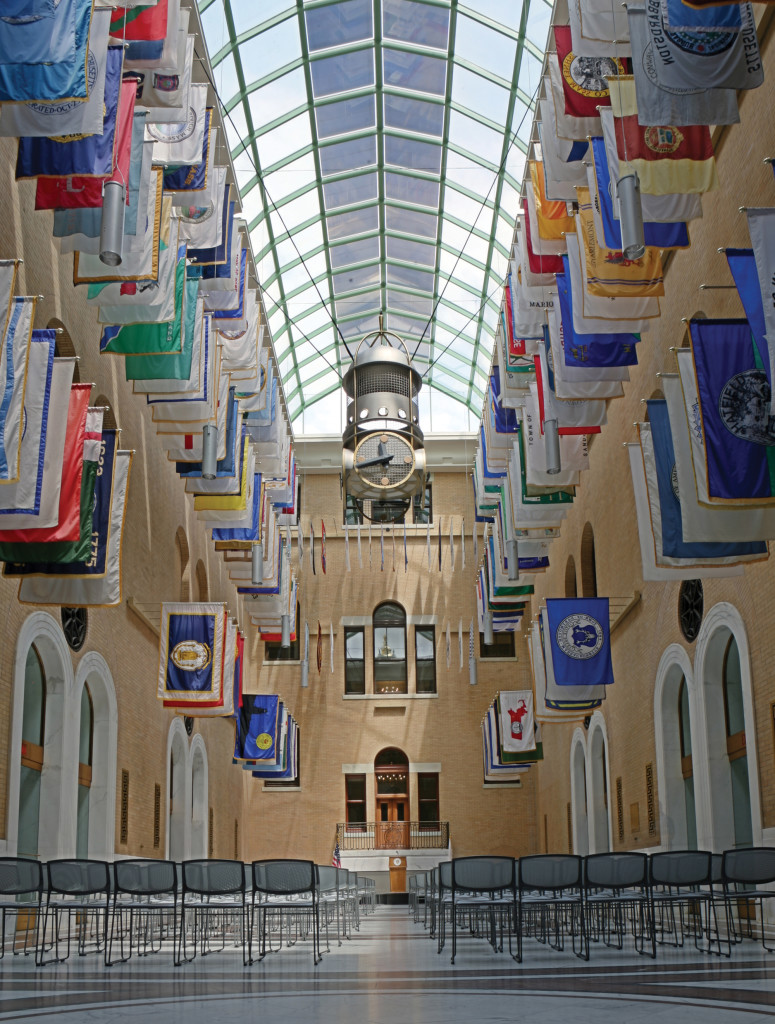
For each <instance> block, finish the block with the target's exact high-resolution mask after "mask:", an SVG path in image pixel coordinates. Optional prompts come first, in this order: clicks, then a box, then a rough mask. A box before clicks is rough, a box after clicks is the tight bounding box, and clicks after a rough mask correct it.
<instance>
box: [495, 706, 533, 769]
mask: <svg viewBox="0 0 775 1024" xmlns="http://www.w3.org/2000/svg"><path fill="white" fill-rule="evenodd" d="M499 699H500V712H501V721H500V726H501V729H500V733H501V745H502V749H503V750H507V751H509V752H510V753H512V754H521V753H523V752H524V751H526V750H535V748H536V741H535V716H534V714H533V691H532V690H501V692H500V698H499Z"/></svg>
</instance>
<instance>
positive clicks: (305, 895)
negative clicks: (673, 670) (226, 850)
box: [247, 860, 322, 964]
mask: <svg viewBox="0 0 775 1024" xmlns="http://www.w3.org/2000/svg"><path fill="white" fill-rule="evenodd" d="M252 876H253V894H252V898H251V905H250V913H249V917H248V958H247V963H249V964H252V963H254V960H253V934H254V931H255V929H256V915H258V959H259V960H263V959H264V957H265V956H266V954H267V952H272V947H271V945H270V946H269V948H268V949H267V931H268V925H269V923H270V918H271V920H272V921H275V920H276V921H277V922H278V924H279V929H280V947H282V943H283V926H284V924H286V925H287V932H286V941H287V943H288V944H289V945H293V944H294V943H295V942H296V941H297V940H298V939H299V938H305V937H306V936H307V935H308V934H309V930H310V926H311V929H312V960H313V963H314V964H318V963H320V961H321V959H322V954H321V952H320V913H319V902H318V871H317V865H316V864H315V863H314V862H313V861H311V860H257V861H253V870H252ZM257 897H258V900H257V899H256V898H257ZM292 936H293V937H292Z"/></svg>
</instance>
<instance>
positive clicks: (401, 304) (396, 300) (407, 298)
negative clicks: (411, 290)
mask: <svg viewBox="0 0 775 1024" xmlns="http://www.w3.org/2000/svg"><path fill="white" fill-rule="evenodd" d="M387 304H388V306H389V307H390V308H391V309H400V310H404V311H405V312H407V313H414V315H415V316H421V317H425V318H426V319H427V318H428V317H429V316H430V315H431V313H432V312H433V299H432V298H431V297H430V296H428V297H427V298H422V297H421V296H419V295H408V294H407V293H406V292H397V291H395V289H392V288H389V289H388V293H387Z"/></svg>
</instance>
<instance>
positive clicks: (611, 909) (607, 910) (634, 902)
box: [584, 852, 657, 959]
mask: <svg viewBox="0 0 775 1024" xmlns="http://www.w3.org/2000/svg"><path fill="white" fill-rule="evenodd" d="M584 906H585V910H586V915H587V920H586V931H587V938H588V940H589V941H592V940H595V941H596V940H597V939H598V938H602V940H603V942H604V944H605V945H606V946H613V947H615V948H616V949H621V948H622V946H623V943H624V937H625V935H626V934H627V926H628V924H629V925H630V927H631V929H632V936H633V939H634V942H635V949H636V951H637V952H638V953H644V954H645V955H647V956H650V957H652V959H653V958H655V957H656V955H657V946H656V941H655V938H654V929H653V928H652V926H651V925H652V922H651V904H650V900H649V885H648V858H647V856H646V854H645V853H636V852H626V853H595V854H590V856H588V857H586V858H585V859H584ZM647 940H648V946H647V945H646V942H647Z"/></svg>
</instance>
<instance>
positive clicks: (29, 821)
mask: <svg viewBox="0 0 775 1024" xmlns="http://www.w3.org/2000/svg"><path fill="white" fill-rule="evenodd" d="M45 722H46V677H45V674H44V672H43V663H42V662H41V660H40V656H39V654H38V652H37V651H36V650H35V648H34V647H32V646H30V649H29V650H28V652H27V661H26V664H25V667H24V710H23V713H22V763H21V773H20V776H19V832H18V845H17V850H18V854H19V856H20V857H37V855H38V829H39V825H40V788H41V781H42V776H43V745H44V741H45Z"/></svg>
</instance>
